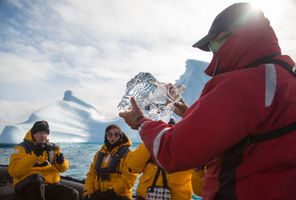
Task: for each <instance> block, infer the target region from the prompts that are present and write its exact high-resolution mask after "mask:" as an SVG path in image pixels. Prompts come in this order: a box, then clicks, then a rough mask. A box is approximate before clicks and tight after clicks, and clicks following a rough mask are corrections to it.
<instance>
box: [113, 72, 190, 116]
mask: <svg viewBox="0 0 296 200" xmlns="http://www.w3.org/2000/svg"><path fill="white" fill-rule="evenodd" d="M184 89H185V86H184V85H178V86H175V85H173V84H171V83H162V82H159V81H157V80H156V79H155V78H154V77H153V76H152V74H150V73H144V72H140V73H139V74H138V75H136V76H135V77H134V78H133V79H131V80H130V81H129V82H128V83H127V85H126V93H125V95H124V96H123V97H122V100H121V101H120V102H119V104H118V108H119V111H120V112H124V111H126V110H128V109H129V108H130V98H131V97H134V98H135V99H136V101H137V103H138V104H139V106H140V107H141V109H142V110H143V112H144V115H145V117H148V118H150V119H152V120H163V121H166V122H167V121H169V118H170V116H171V114H172V113H173V110H174V105H173V104H174V102H178V101H180V99H181V98H182V96H181V92H183V91H184Z"/></svg>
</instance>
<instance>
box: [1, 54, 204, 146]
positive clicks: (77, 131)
mask: <svg viewBox="0 0 296 200" xmlns="http://www.w3.org/2000/svg"><path fill="white" fill-rule="evenodd" d="M207 65H208V63H205V62H202V61H196V60H187V61H186V71H185V73H184V74H183V75H182V76H180V78H179V80H177V81H176V83H178V84H184V85H185V86H186V88H187V89H186V90H185V92H184V93H183V97H184V99H185V101H186V102H187V103H188V104H189V105H191V104H192V103H193V102H194V101H195V100H196V99H197V98H198V97H199V95H200V92H201V89H202V88H203V86H204V84H205V82H206V81H208V79H209V77H207V76H206V75H205V74H204V69H205V67H206V66H207ZM37 120H46V121H48V122H49V126H50V134H49V137H50V141H52V142H55V143H65V142H67V143H73V142H93V143H100V142H103V141H104V131H105V128H106V126H107V125H109V124H110V123H114V124H117V125H119V126H120V127H121V128H122V129H123V131H124V132H125V133H127V134H128V135H129V137H130V138H131V140H132V141H133V142H138V141H140V140H141V139H140V137H139V135H138V134H137V133H136V131H133V130H131V129H130V128H129V127H128V126H127V125H126V124H125V122H124V121H123V120H122V119H121V118H119V117H116V118H114V119H111V120H110V119H106V118H105V117H104V115H103V114H102V113H100V112H99V110H98V109H96V108H95V107H94V106H92V105H90V104H88V103H87V102H85V101H83V100H82V99H80V98H78V97H76V96H75V95H73V93H72V91H70V90H67V91H66V92H65V93H64V98H63V99H62V100H59V101H57V102H54V103H52V104H50V105H48V106H46V107H44V108H41V109H40V110H37V111H36V112H34V113H32V114H31V116H30V117H29V119H28V120H27V121H25V122H22V123H18V124H14V125H7V126H5V128H4V129H3V131H2V133H1V135H0V144H16V143H19V142H21V141H22V140H23V137H24V135H25V133H26V132H27V131H28V130H29V129H30V128H31V127H32V125H33V124H34V122H35V121H37Z"/></svg>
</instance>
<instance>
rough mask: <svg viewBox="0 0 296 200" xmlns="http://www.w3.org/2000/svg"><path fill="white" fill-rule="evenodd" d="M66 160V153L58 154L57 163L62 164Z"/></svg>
mask: <svg viewBox="0 0 296 200" xmlns="http://www.w3.org/2000/svg"><path fill="white" fill-rule="evenodd" d="M64 161H65V157H64V154H62V153H60V154H57V155H56V163H58V164H62V163H63V162H64Z"/></svg>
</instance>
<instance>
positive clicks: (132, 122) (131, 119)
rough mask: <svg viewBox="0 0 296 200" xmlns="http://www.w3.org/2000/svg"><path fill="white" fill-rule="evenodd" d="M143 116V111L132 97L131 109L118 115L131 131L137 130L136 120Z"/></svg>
mask: <svg viewBox="0 0 296 200" xmlns="http://www.w3.org/2000/svg"><path fill="white" fill-rule="evenodd" d="M143 115H144V114H143V111H142V110H141V109H140V107H139V106H138V104H137V102H136V100H135V98H134V97H132V98H131V109H130V110H129V111H125V112H120V113H119V116H120V117H122V118H123V119H124V121H125V122H126V123H127V124H128V125H129V126H130V127H131V128H132V129H137V128H138V122H137V119H138V118H139V117H140V116H143Z"/></svg>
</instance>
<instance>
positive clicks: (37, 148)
mask: <svg viewBox="0 0 296 200" xmlns="http://www.w3.org/2000/svg"><path fill="white" fill-rule="evenodd" d="M45 147H46V145H45V144H43V143H39V144H36V145H35V146H34V147H33V152H34V153H35V154H36V156H41V155H42V154H43V151H45V150H46V148H45Z"/></svg>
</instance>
